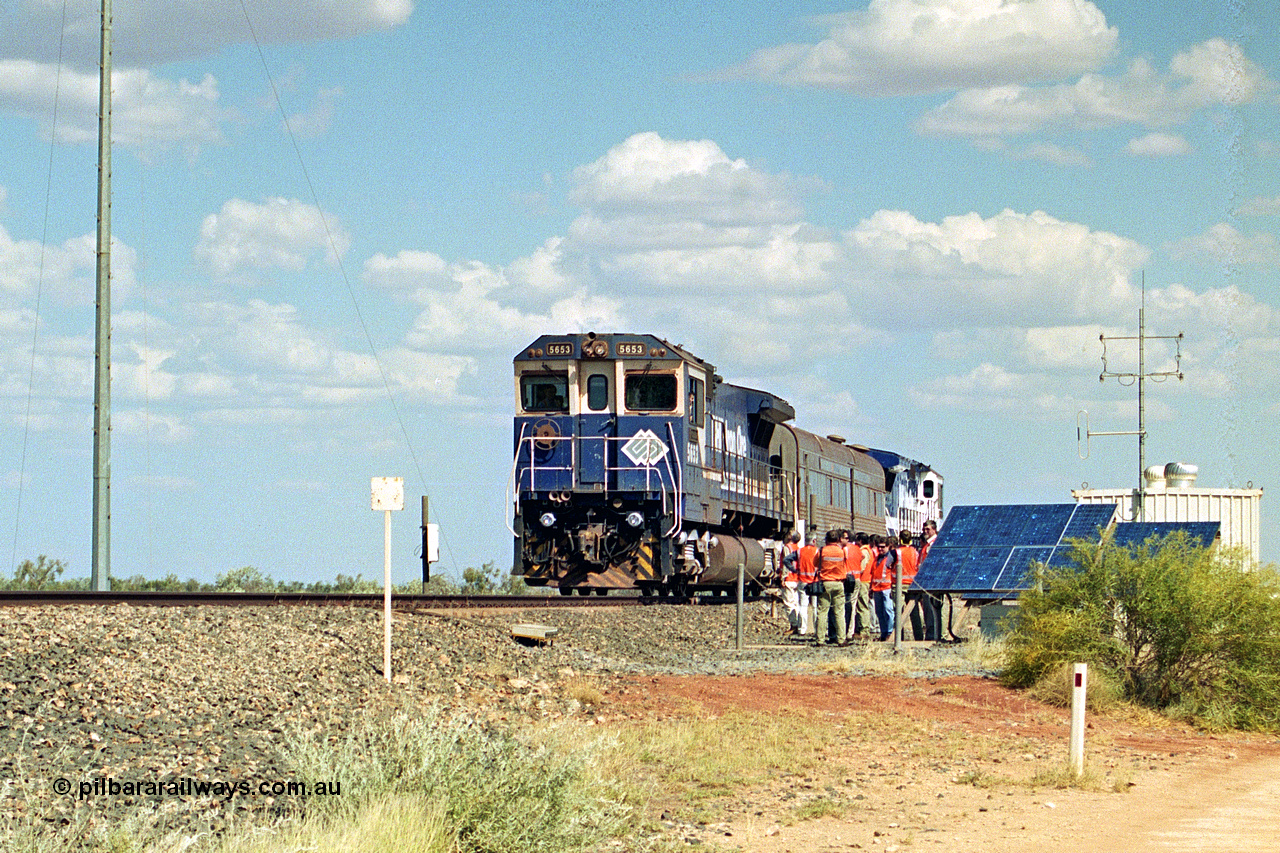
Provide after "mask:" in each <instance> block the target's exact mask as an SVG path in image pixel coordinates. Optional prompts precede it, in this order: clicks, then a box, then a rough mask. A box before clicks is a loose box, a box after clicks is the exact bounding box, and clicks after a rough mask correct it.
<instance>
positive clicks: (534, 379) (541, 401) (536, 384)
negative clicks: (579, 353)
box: [520, 373, 569, 413]
mask: <svg viewBox="0 0 1280 853" xmlns="http://www.w3.org/2000/svg"><path fill="white" fill-rule="evenodd" d="M520 408H522V409H524V410H525V411H526V412H562V413H564V412H568V411H569V374H568V373H552V374H545V373H544V374H528V373H526V374H525V375H523V376H521V377H520Z"/></svg>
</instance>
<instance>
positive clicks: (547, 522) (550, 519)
mask: <svg viewBox="0 0 1280 853" xmlns="http://www.w3.org/2000/svg"><path fill="white" fill-rule="evenodd" d="M538 521H540V522H542V526H543V527H551V526H553V525H554V524H555V523H556V514H555V513H554V512H544V513H543V514H542V516H541V517H540V518H539V519H538Z"/></svg>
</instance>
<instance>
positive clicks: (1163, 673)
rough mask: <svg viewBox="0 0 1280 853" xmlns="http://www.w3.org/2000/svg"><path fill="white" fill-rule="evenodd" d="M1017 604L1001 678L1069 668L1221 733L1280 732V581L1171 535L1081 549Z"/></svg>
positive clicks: (1024, 681) (1027, 681)
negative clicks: (1087, 668)
mask: <svg viewBox="0 0 1280 853" xmlns="http://www.w3.org/2000/svg"><path fill="white" fill-rule="evenodd" d="M1073 560H1074V563H1075V565H1074V566H1070V567H1066V568H1062V569H1043V568H1042V569H1040V570H1039V572H1038V579H1037V580H1038V582H1037V583H1036V584H1035V586H1034V588H1033V589H1031V590H1028V591H1027V592H1025V593H1024V594H1023V595H1022V597H1021V598H1020V599H1019V605H1020V608H1021V617H1020V618H1019V619H1018V621H1017V624H1016V625H1014V626H1012V630H1011V632H1010V633H1009V635H1008V637H1007V639H1006V657H1005V665H1004V669H1003V671H1002V678H1003V680H1004V681H1005V683H1007V684H1009V685H1011V686H1014V687H1030V686H1031V685H1033V684H1036V683H1037V682H1039V681H1040V680H1041V679H1042V678H1044V677H1045V676H1046V674H1048V673H1050V672H1051V671H1052V670H1054V669H1055V668H1057V667H1059V666H1061V665H1062V664H1064V663H1071V662H1075V661H1083V662H1086V663H1089V664H1090V665H1091V666H1092V667H1094V668H1095V669H1101V670H1103V671H1104V672H1105V673H1106V675H1108V676H1110V677H1111V678H1114V679H1115V680H1116V681H1117V683H1119V685H1120V686H1121V689H1122V690H1123V692H1124V695H1125V696H1126V697H1127V698H1129V699H1132V700H1135V701H1137V702H1140V703H1142V704H1144V705H1147V706H1150V707H1153V708H1158V709H1162V710H1166V711H1167V712H1169V713H1172V714H1173V715H1175V716H1179V717H1183V718H1185V719H1189V720H1192V721H1195V722H1197V723H1199V724H1201V725H1205V726H1211V727H1214V728H1248V729H1267V730H1280V576H1278V575H1277V573H1276V571H1275V569H1274V567H1271V566H1267V567H1261V568H1257V569H1254V570H1252V571H1246V570H1245V568H1244V563H1243V556H1242V555H1241V554H1240V553H1238V552H1232V551H1221V552H1218V551H1213V550H1210V549H1205V548H1201V547H1198V546H1196V545H1194V544H1193V543H1192V542H1190V541H1189V540H1188V539H1187V537H1186V536H1185V535H1183V534H1180V533H1175V534H1173V535H1171V536H1169V537H1167V538H1165V539H1161V540H1156V539H1152V540H1149V541H1148V542H1146V543H1144V544H1143V545H1142V546H1140V547H1136V548H1134V547H1123V546H1117V545H1115V544H1114V543H1113V542H1112V541H1111V540H1110V538H1109V537H1107V538H1104V539H1103V541H1102V542H1101V543H1094V544H1083V543H1080V544H1077V545H1076V548H1075V551H1074V554H1073Z"/></svg>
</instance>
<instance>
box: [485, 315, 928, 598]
mask: <svg viewBox="0 0 1280 853" xmlns="http://www.w3.org/2000/svg"><path fill="white" fill-rule="evenodd" d="M514 368H515V393H516V415H515V430H514V432H515V448H514V450H515V453H514V460H513V462H512V469H511V478H510V483H509V498H510V501H509V502H510V503H511V505H512V508H513V511H514V519H513V523H512V527H511V532H512V533H513V534H514V536H515V562H514V567H513V573H514V574H517V575H523V576H524V580H525V583H527V584H529V585H530V586H552V587H557V588H559V590H560V591H561V593H564V594H568V593H570V592H572V591H573V590H574V589H577V590H578V591H579V592H581V593H584V594H585V593H587V592H590V591H593V590H594V591H596V592H597V593H599V594H604V593H606V592H607V591H608V590H610V589H639V590H640V591H641V592H643V593H646V594H657V595H665V594H669V593H674V594H677V595H684V594H687V593H689V592H693V591H696V590H706V589H724V588H726V587H728V586H730V585H732V584H734V583H736V580H737V567H738V564H739V563H742V564H743V567H744V569H745V572H746V575H747V577H748V578H749V579H751V580H753V581H755V582H759V583H768V582H770V581H772V580H776V578H777V566H778V562H779V561H778V550H777V549H778V548H779V547H780V543H781V540H782V538H783V537H784V536H786V535H787V534H789V533H790V532H791V531H793V530H794V531H798V532H800V533H801V534H803V533H804V532H805V530H806V529H809V530H819V531H823V530H827V529H830V528H846V529H850V530H854V531H865V532H868V533H881V534H883V533H886V532H896V529H897V528H898V527H899V526H902V525H907V524H910V525H913V526H912V528H911V529H913V530H919V524H918V521H917V519H916V516H915V515H914V514H913V515H911V517H910V519H908V518H907V517H906V516H901V513H900V512H899V509H898V505H899V504H901V505H902V506H903V508H904V511H909V512H910V513H919V512H924V513H927V514H928V517H932V518H935V519H941V516H942V478H941V477H940V476H938V475H937V473H936V472H934V471H932V470H931V469H929V468H928V466H924V465H921V464H920V463H916V462H914V461H913V460H909V459H906V458H905V457H900V456H898V455H897V454H890V453H885V452H883V451H869V450H868V449H867V448H864V447H858V446H853V445H848V444H846V443H845V442H844V440H843V439H841V438H840V437H838V436H827V437H825V438H824V437H821V436H817V435H814V434H813V433H809V432H805V431H804V430H801V429H798V428H796V427H794V426H792V425H791V423H790V422H791V421H792V420H793V419H794V418H795V411H794V410H793V409H792V407H791V405H790V404H789V403H787V401H786V400H784V399H782V398H781V397H778V396H777V395H775V394H771V393H769V392H767V391H757V390H755V389H752V388H745V387H742V386H739V385H731V384H729V383H727V382H725V381H724V380H723V379H721V377H719V376H717V375H716V372H715V368H714V367H713V366H712V365H710V364H708V363H707V362H705V361H703V360H702V359H700V358H698V357H696V356H694V355H693V354H691V353H689V352H688V351H686V350H685V349H683V348H682V347H680V346H677V345H674V344H671V343H669V342H667V341H665V340H662V339H661V338H657V337H655V336H653V335H636V334H595V333H587V334H570V335H543V336H542V337H540V338H538V339H537V340H536V341H534V342H533V343H532V344H530V345H529V346H528V347H526V348H525V349H524V350H522V351H521V352H520V353H519V354H518V355H517V356H516V357H515V360H514ZM881 458H883V460H884V461H880V459H881ZM926 483H927V484H928V485H927V486H926V485H925V484H926ZM925 492H927V493H928V495H929V496H930V497H929V498H928V499H927V500H926V499H924V498H923V497H921V496H922V495H923V494H924V493H925ZM900 516H901V517H900ZM919 521H923V517H921V518H919Z"/></svg>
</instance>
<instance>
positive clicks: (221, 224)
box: [195, 198, 351, 279]
mask: <svg viewBox="0 0 1280 853" xmlns="http://www.w3.org/2000/svg"><path fill="white" fill-rule="evenodd" d="M350 242H351V238H350V237H349V236H348V235H347V233H346V232H345V231H344V230H343V229H342V227H341V225H340V224H339V222H338V221H337V218H336V217H334V216H332V215H330V214H325V213H324V212H323V211H321V210H319V209H318V208H316V207H315V206H313V205H310V204H305V203H303V202H300V201H297V200H295V199H284V198H271V199H267V201H265V202H264V203H262V204H254V203H253V202H248V201H242V200H240V199H232V200H230V201H228V202H226V203H225V204H223V205H222V210H221V212H219V213H211V214H209V215H208V216H206V217H205V219H204V222H203V223H202V224H201V226H200V241H199V243H197V245H196V247H195V257H196V259H197V260H198V261H200V263H201V264H203V265H204V266H205V268H206V269H208V270H209V272H211V273H212V274H213V275H215V276H217V277H218V278H221V279H231V278H236V277H237V276H239V275H240V274H241V273H245V272H248V271H251V270H262V269H270V268H279V269H286V270H302V269H305V268H306V266H307V264H308V263H309V262H310V261H311V260H312V259H313V258H314V257H315V256H316V255H317V254H321V253H323V255H324V256H325V260H326V261H327V262H328V263H330V264H333V263H336V262H337V260H338V259H339V258H340V257H341V256H342V255H343V254H345V253H346V251H347V248H348V247H349V245H350Z"/></svg>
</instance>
